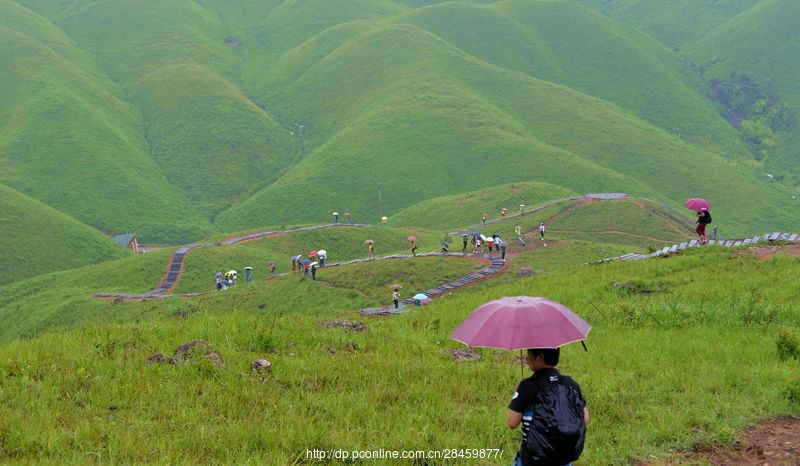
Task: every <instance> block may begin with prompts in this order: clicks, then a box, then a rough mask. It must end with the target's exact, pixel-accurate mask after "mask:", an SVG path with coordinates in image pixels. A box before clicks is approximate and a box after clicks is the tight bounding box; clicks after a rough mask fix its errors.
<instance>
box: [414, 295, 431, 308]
mask: <svg viewBox="0 0 800 466" xmlns="http://www.w3.org/2000/svg"><path fill="white" fill-rule="evenodd" d="M412 299H413V300H414V305H415V306H417V307H420V306H422V305H423V304H425V303H429V302H431V298H429V297H428V295H426V294H424V293H417V294H415V295H414V296H413V298H412Z"/></svg>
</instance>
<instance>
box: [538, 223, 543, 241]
mask: <svg viewBox="0 0 800 466" xmlns="http://www.w3.org/2000/svg"><path fill="white" fill-rule="evenodd" d="M539 237H540V238H541V240H542V241H544V222H542V223H540V224H539Z"/></svg>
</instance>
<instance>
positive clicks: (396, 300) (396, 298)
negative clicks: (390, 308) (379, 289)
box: [392, 290, 400, 309]
mask: <svg viewBox="0 0 800 466" xmlns="http://www.w3.org/2000/svg"><path fill="white" fill-rule="evenodd" d="M392 301H393V302H394V308H395V309H397V308H398V307H400V293H399V292H398V291H397V290H394V291H392Z"/></svg>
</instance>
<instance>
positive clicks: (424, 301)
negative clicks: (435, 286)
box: [419, 298, 433, 304]
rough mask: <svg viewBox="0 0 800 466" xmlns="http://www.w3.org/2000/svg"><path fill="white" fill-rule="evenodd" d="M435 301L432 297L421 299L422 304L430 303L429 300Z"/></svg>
mask: <svg viewBox="0 0 800 466" xmlns="http://www.w3.org/2000/svg"><path fill="white" fill-rule="evenodd" d="M431 301H433V300H432V299H431V298H425V299H420V300H419V303H420V304H428V303H429V302H431Z"/></svg>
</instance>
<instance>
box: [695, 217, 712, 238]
mask: <svg viewBox="0 0 800 466" xmlns="http://www.w3.org/2000/svg"><path fill="white" fill-rule="evenodd" d="M695 223H697V228H695V229H694V231H695V232H697V236H698V237H699V241H698V242H699V243H700V244H706V242H707V239H706V225H708V224H709V223H711V212H709V211H707V210H698V211H697V221H696V222H695Z"/></svg>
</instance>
